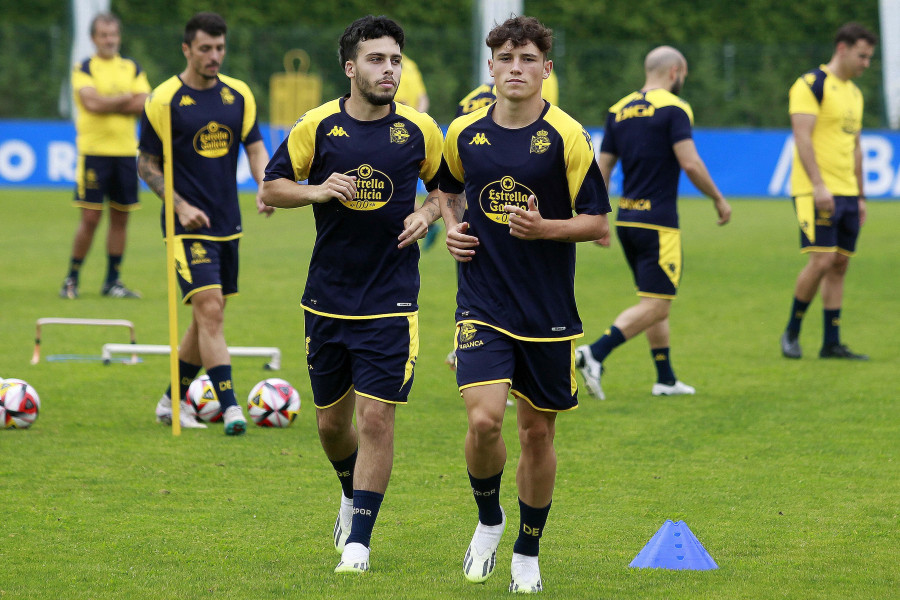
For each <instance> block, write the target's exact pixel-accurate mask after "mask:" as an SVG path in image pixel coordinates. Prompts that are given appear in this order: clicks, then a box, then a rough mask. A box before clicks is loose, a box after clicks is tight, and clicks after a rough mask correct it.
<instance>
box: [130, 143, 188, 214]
mask: <svg viewBox="0 0 900 600" xmlns="http://www.w3.org/2000/svg"><path fill="white" fill-rule="evenodd" d="M137 167H138V175H139V176H140V178H141V179H142V180H143V181H144V183H146V184H147V187H149V188H150V189H151V190H153V193H154V194H156V195H157V196H159V199H160V200H165V199H166V178H165V175H164V174H163V171H162V166H161V163H160V160H159V157H157V156H151V155H149V154H144V153H143V152H141V153H140V155H139V156H138V164H137ZM173 196H174V206H176V207H177V206H178V205H179V204H181V203H182V202H184V199H183V198H182V197H181V196H179V195H178V194H177V193H175V192H174V190H173Z"/></svg>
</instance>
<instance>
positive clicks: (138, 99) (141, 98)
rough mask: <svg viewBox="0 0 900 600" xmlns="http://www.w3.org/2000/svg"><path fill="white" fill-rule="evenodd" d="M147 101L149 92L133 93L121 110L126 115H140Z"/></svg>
mask: <svg viewBox="0 0 900 600" xmlns="http://www.w3.org/2000/svg"><path fill="white" fill-rule="evenodd" d="M146 101H147V94H132V96H131V98H130V99H129V100H128V102H127V103H126V104H125V106H124V107H122V110H121V111H120V112H122V113H123V114H126V115H139V114H141V113H142V112H144V102H146Z"/></svg>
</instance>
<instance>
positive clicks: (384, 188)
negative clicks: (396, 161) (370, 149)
mask: <svg viewBox="0 0 900 600" xmlns="http://www.w3.org/2000/svg"><path fill="white" fill-rule="evenodd" d="M345 174H346V175H350V176H351V177H353V176H355V177H356V197H355V198H353V200H350V201H347V200H345V199H344V198H341V199H340V201H341V204H343V205H344V206H346V207H347V208H349V209H352V210H377V209H379V208H381V207H382V206H384V205H385V204H387V203H388V201H389V200H390V199H391V196H393V195H394V183H393V182H392V181H391V178H390V177H388V176H387V175H386V174H385V173H382V172H381V171H378V170H376V169H373V168H372V166H371V165H359V167H358V168H356V169H353V170H352V171H347V173H345Z"/></svg>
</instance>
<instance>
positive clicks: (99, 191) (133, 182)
mask: <svg viewBox="0 0 900 600" xmlns="http://www.w3.org/2000/svg"><path fill="white" fill-rule="evenodd" d="M104 198H109V206H110V208H114V209H116V210H119V211H122V212H128V211H132V210H135V209H137V208H140V204H141V203H140V201H139V200H138V175H137V159H136V158H135V157H133V156H84V155H79V156H78V168H77V170H76V173H75V205H76V206H80V207H81V208H88V209H91V210H103V199H104Z"/></svg>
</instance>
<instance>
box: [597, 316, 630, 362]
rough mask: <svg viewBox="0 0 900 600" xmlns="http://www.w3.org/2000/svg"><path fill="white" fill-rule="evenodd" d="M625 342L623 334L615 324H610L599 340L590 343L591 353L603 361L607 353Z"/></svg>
mask: <svg viewBox="0 0 900 600" xmlns="http://www.w3.org/2000/svg"><path fill="white" fill-rule="evenodd" d="M624 343H625V336H624V335H623V334H622V331H621V330H620V329H619V328H618V327H616V326H615V325H610V327H609V329H608V330H607V331H606V333H604V334H603V337H601V338H600V339H599V340H597V341H596V342H594V343H593V344H591V354H593V355H594V358H596V359H597V360H599V361H600V362H603V361H604V360H606V357H607V356H609V353H610V352H612V351H613V350H615V349H616V348H618V347H619V346H621V345H622V344H624Z"/></svg>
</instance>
